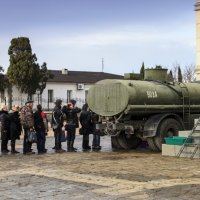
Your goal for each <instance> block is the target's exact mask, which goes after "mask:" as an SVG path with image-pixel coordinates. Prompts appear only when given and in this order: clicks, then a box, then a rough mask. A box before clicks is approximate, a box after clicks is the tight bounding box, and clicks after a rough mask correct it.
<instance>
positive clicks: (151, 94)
mask: <svg viewBox="0 0 200 200" xmlns="http://www.w3.org/2000/svg"><path fill="white" fill-rule="evenodd" d="M147 98H148V99H154V98H158V95H157V92H156V91H150V90H149V91H147Z"/></svg>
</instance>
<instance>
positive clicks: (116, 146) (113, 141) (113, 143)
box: [111, 136, 123, 149]
mask: <svg viewBox="0 0 200 200" xmlns="http://www.w3.org/2000/svg"><path fill="white" fill-rule="evenodd" d="M111 146H112V148H113V149H123V148H122V147H121V146H120V144H119V142H118V136H116V137H114V136H111Z"/></svg>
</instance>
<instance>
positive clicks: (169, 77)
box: [167, 70, 174, 82]
mask: <svg viewBox="0 0 200 200" xmlns="http://www.w3.org/2000/svg"><path fill="white" fill-rule="evenodd" d="M167 80H168V81H169V82H173V81H174V78H173V74H172V70H170V71H169V74H167Z"/></svg>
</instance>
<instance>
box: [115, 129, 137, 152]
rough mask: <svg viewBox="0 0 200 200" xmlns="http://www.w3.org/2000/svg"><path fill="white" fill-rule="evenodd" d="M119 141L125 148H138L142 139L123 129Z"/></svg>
mask: <svg viewBox="0 0 200 200" xmlns="http://www.w3.org/2000/svg"><path fill="white" fill-rule="evenodd" d="M118 142H119V145H120V146H121V147H122V148H123V149H136V148H137V147H138V146H139V145H140V144H141V139H140V138H138V137H136V136H135V135H127V134H125V133H124V132H123V131H122V132H121V133H120V134H119V136H118Z"/></svg>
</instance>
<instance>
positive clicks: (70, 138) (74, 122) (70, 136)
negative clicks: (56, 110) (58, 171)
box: [62, 100, 81, 152]
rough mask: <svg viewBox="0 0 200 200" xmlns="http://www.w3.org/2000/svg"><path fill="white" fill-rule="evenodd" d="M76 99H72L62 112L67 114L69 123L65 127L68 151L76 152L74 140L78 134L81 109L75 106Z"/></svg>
mask: <svg viewBox="0 0 200 200" xmlns="http://www.w3.org/2000/svg"><path fill="white" fill-rule="evenodd" d="M75 104H76V101H75V100H70V101H69V103H68V104H67V106H63V108H62V112H63V113H64V114H65V115H66V121H67V124H66V126H65V129H66V130H67V151H69V152H75V151H76V150H77V149H76V148H74V140H75V135H76V128H78V115H77V114H78V113H80V112H81V109H80V108H78V107H75Z"/></svg>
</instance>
